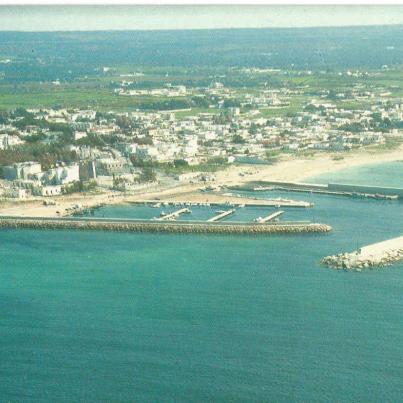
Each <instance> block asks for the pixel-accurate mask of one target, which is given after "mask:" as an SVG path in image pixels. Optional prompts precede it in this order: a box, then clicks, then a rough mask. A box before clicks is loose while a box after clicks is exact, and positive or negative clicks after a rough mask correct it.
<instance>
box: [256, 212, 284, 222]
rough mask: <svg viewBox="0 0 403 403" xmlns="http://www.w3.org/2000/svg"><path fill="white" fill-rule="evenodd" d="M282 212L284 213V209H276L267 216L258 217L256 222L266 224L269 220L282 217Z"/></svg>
mask: <svg viewBox="0 0 403 403" xmlns="http://www.w3.org/2000/svg"><path fill="white" fill-rule="evenodd" d="M282 214H284V211H276V212H275V213H273V214H270V215H268V216H267V217H263V218H262V217H259V218H257V219H256V222H258V223H260V224H264V223H266V222H269V221H274V220H275V219H276V218H278V217H280V216H281V215H282Z"/></svg>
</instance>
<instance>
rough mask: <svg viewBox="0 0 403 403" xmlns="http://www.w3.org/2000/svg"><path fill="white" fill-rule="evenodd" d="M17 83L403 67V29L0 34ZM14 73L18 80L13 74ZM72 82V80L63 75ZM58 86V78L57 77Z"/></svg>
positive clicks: (0, 46) (3, 67)
mask: <svg viewBox="0 0 403 403" xmlns="http://www.w3.org/2000/svg"><path fill="white" fill-rule="evenodd" d="M1 57H12V58H17V59H18V60H19V61H20V63H19V64H18V65H16V64H15V63H10V64H0V69H1V70H3V71H4V70H8V71H9V72H12V71H13V69H14V70H16V71H15V73H16V76H17V75H19V76H21V74H19V73H18V71H19V72H20V73H21V72H24V73H26V76H32V77H36V76H37V75H38V74H39V75H41V74H42V75H45V76H46V75H48V74H50V75H55V74H56V75H57V76H63V75H67V71H68V70H71V69H73V70H74V71H75V74H83V73H86V72H89V71H91V70H93V68H94V67H99V66H103V65H120V64H131V65H137V66H177V67H190V66H207V67H209V66H210V67H219V66H220V67H229V66H244V67H246V66H256V67H273V68H287V69H290V68H292V67H294V68H296V69H335V68H344V67H347V68H355V67H375V68H376V67H380V66H382V65H384V64H388V65H394V64H401V63H403V26H400V25H399V26H371V27H340V28H289V29H283V28H281V29H280V28H275V29H274V28H273V29H222V30H181V31H95V32H32V33H28V32H0V60H1ZM17 73H18V74H17ZM69 74H71V73H69ZM60 78H63V77H60Z"/></svg>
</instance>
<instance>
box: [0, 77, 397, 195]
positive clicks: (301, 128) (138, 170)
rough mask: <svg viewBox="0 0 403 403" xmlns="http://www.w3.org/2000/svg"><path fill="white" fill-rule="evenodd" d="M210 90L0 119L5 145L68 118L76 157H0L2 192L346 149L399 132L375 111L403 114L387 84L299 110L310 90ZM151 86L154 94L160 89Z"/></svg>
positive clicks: (184, 176) (197, 172) (59, 189)
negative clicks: (198, 107) (162, 103)
mask: <svg viewBox="0 0 403 403" xmlns="http://www.w3.org/2000/svg"><path fill="white" fill-rule="evenodd" d="M126 87H128V88H130V87H129V86H126ZM121 90H122V91H123V92H122V94H123V93H125V94H126V95H138V94H137V93H133V94H132V93H131V92H128V91H140V90H131V89H125V86H123V87H122V88H121ZM163 90H164V91H163V92H164V95H166V94H170V91H171V92H172V91H173V92H174V93H175V94H176V95H177V93H179V94H180V95H183V94H186V93H187V91H188V90H187V89H186V87H183V86H176V87H174V86H172V87H169V88H166V89H163ZM204 90H205V91H204V94H207V95H208V96H209V97H210V98H209V99H214V100H215V101H214V102H215V104H214V105H212V107H214V109H212V110H211V112H210V111H208V109H207V112H204V113H195V114H191V113H185V114H177V113H174V112H169V111H158V112H145V111H134V112H125V113H115V112H109V113H102V114H97V112H96V111H95V110H80V109H71V110H67V109H57V110H55V109H33V110H29V111H28V112H29V113H30V114H32V115H33V116H34V118H35V121H38V122H39V121H41V120H42V121H46V122H48V123H52V124H54V125H53V126H51V125H48V126H46V125H45V126H44V125H39V124H35V121H34V122H33V124H29V125H26V126H24V127H22V128H21V127H20V126H21V125H18V124H17V123H18V121H19V120H20V119H22V118H19V117H18V116H17V117H14V118H13V119H11V118H10V119H9V120H8V121H7V122H5V123H3V124H0V150H6V151H7V150H14V149H16V148H18V147H20V146H22V145H24V144H25V143H26V142H28V141H32V138H33V136H34V137H35V136H37V137H38V136H39V137H38V138H36V139H35V141H38V142H40V143H43V144H48V145H49V144H52V143H57V142H59V141H60V139H61V138H62V137H63V132H62V131H58V130H57V129H56V130H53V129H52V130H51V129H50V128H49V127H52V128H53V127H54V126H55V125H56V127H57V125H58V124H59V125H60V124H62V125H64V127H69V129H70V134H71V138H70V139H69V141H67V142H66V139H65V138H64V143H63V147H64V148H65V149H66V150H67V151H69V152H70V153H73V154H74V155H75V159H74V162H73V163H70V164H67V163H63V161H60V162H58V163H56V164H55V166H52V167H50V168H49V169H46V170H43V168H42V166H41V164H40V163H39V162H37V161H31V162H21V163H15V164H12V165H8V166H3V167H2V176H3V181H2V182H1V186H0V191H1V189H2V192H3V196H6V197H16V198H26V197H30V196H31V195H33V196H36V195H38V196H54V195H58V194H61V193H63V192H64V191H65V190H66V189H68V187H69V186H70V185H71V184H73V183H75V182H85V181H89V180H91V181H96V184H97V185H98V186H100V187H105V188H115V189H119V190H125V191H128V190H135V189H138V188H140V187H141V186H145V184H144V183H141V181H142V180H141V178H142V172H143V170H144V167H152V168H154V169H155V170H156V171H157V174H158V176H157V179H158V180H160V181H164V180H170V181H179V182H183V181H188V182H189V181H197V180H202V179H201V178H203V179H206V176H208V175H206V174H204V173H203V172H202V169H201V168H200V169H199V166H202V165H201V164H208V163H209V161H212V160H213V159H215V161H218V160H219V161H221V162H222V163H234V162H240V163H245V162H247V163H264V162H265V161H267V155H269V154H270V153H272V152H291V153H292V152H299V151H305V150H323V151H332V152H334V151H343V150H348V149H351V148H355V147H361V146H365V145H369V144H383V143H384V142H385V138H386V137H387V136H388V135H401V130H400V129H398V128H390V130H389V129H388V130H386V131H385V130H378V129H377V127H376V125H373V124H371V122H373V120H374V119H375V118H374V115H376V116H377V119H380V120H381V121H382V119H388V121H389V122H390V121H393V122H402V121H403V106H402V103H401V100H400V99H392V98H390V97H388V96H387V95H385V94H383V93H379V94H374V93H371V92H368V91H363V90H362V89H360V88H356V89H353V91H352V92H351V93H350V94H349V96H350V97H351V96H353V97H354V101H356V102H360V101H368V102H370V105H371V106H370V107H369V108H362V109H348V108H343V107H342V106H341V105H340V103H337V102H336V101H332V100H330V99H329V97H328V96H327V94H326V93H324V95H323V96H320V97H316V99H314V98H311V99H309V101H307V100H305V103H304V105H303V108H301V109H302V110H300V111H298V112H295V113H290V114H287V113H281V111H282V108H285V107H287V106H288V105H289V104H290V102H292V99H293V97H294V96H300V95H301V94H304V90H303V89H301V88H297V89H293V90H290V89H287V88H284V89H281V88H280V89H274V90H270V89H263V90H261V91H255V92H254V93H253V94H252V93H251V94H249V93H248V92H247V91H243V92H242V95H239V94H238V98H237V103H236V104H235V106H226V107H223V105H224V104H225V102H226V101H227V100H229V99H230V100H231V99H232V100H233V99H234V97H235V96H237V92H236V90H234V89H229V88H225V86H224V85H223V84H221V83H219V82H216V83H213V84H212V85H210V86H209V87H208V88H207V89H204ZM147 91H148V90H147ZM150 91H151V92H149V93H148V95H149V94H151V93H152V91H155V90H150ZM158 91H159V90H158ZM166 91H168V93H167V92H166ZM159 95H160V94H159ZM176 95H175V96H176ZM207 95H206V96H207ZM212 96H214V98H212ZM334 99H336V100H340V99H341V100H343V99H345V94H334ZM31 123H32V122H31ZM351 127H353V129H351ZM173 165H174V166H176V167H177V166H179V167H184V166H186V168H187V169H185V170H183V171H180V170H178V171H176V173H172V172H173V171H172V170H171V171H169V170H164V169H165V168H166V167H168V166H170V167H172V166H173Z"/></svg>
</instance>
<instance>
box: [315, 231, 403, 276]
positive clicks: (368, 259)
mask: <svg viewBox="0 0 403 403" xmlns="http://www.w3.org/2000/svg"><path fill="white" fill-rule="evenodd" d="M402 259H403V236H401V237H398V238H393V239H389V240H387V241H383V242H378V243H375V244H371V245H368V246H364V247H362V248H360V249H358V250H356V251H354V252H352V253H339V254H337V255H332V256H326V257H324V258H323V259H322V260H321V263H322V264H324V265H326V266H329V267H331V268H334V269H337V270H340V269H342V270H350V271H362V270H363V269H370V268H374V267H384V266H390V265H392V264H393V263H396V262H398V261H399V260H402Z"/></svg>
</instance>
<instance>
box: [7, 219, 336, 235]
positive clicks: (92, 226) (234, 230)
mask: <svg viewBox="0 0 403 403" xmlns="http://www.w3.org/2000/svg"><path fill="white" fill-rule="evenodd" d="M0 228H31V229H44V230H49V229H75V230H100V231H120V232H165V233H221V234H224V233H230V234H299V233H301V234H302V233H325V232H329V231H330V230H331V229H332V228H331V227H330V226H329V225H326V224H319V223H287V222H284V223H281V224H255V223H253V224H250V223H225V224H224V223H204V222H154V221H135V220H127V221H123V220H119V221H113V220H108V221H106V220H105V221H102V220H87V219H85V220H83V219H71V218H60V219H40V218H0Z"/></svg>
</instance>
